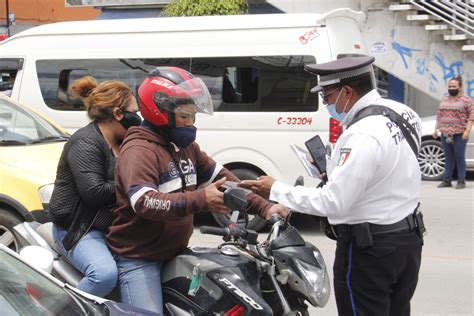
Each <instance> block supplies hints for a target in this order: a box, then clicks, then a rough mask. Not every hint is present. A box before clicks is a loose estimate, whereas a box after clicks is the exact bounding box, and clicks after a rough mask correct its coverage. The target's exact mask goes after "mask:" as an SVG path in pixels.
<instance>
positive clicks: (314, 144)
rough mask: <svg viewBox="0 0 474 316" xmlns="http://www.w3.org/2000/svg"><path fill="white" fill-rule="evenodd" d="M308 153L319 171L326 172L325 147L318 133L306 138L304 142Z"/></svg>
mask: <svg viewBox="0 0 474 316" xmlns="http://www.w3.org/2000/svg"><path fill="white" fill-rule="evenodd" d="M304 144H305V146H306V148H308V151H309V154H310V155H311V157H312V158H313V162H314V165H315V166H316V168H318V170H319V172H320V173H325V172H326V147H325V146H324V144H323V141H322V140H321V137H319V135H316V136H314V137H312V138H310V139H308V140H307V141H306V142H305V143H304Z"/></svg>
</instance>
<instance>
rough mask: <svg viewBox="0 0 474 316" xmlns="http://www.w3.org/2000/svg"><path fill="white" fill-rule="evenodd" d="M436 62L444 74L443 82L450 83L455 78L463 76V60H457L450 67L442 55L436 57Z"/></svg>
mask: <svg viewBox="0 0 474 316" xmlns="http://www.w3.org/2000/svg"><path fill="white" fill-rule="evenodd" d="M434 60H435V63H437V64H438V66H439V67H440V68H441V70H442V72H443V80H444V82H445V83H448V80H449V79H451V78H453V77H456V76H458V75H459V76H460V75H462V71H461V68H462V60H456V61H454V62H452V63H451V64H450V65H449V66H448V65H446V63H445V61H444V57H443V56H441V55H440V54H437V55H435V56H434Z"/></svg>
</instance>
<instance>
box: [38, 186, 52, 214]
mask: <svg viewBox="0 0 474 316" xmlns="http://www.w3.org/2000/svg"><path fill="white" fill-rule="evenodd" d="M53 190H54V184H53V183H50V184H46V185H43V186H42V187H40V188H39V190H38V194H39V198H40V201H41V203H42V204H43V207H44V208H47V206H48V204H49V200H51V195H52V194H53Z"/></svg>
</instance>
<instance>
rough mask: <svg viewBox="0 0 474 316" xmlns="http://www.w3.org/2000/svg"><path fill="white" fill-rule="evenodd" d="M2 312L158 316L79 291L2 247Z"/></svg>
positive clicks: (0, 289)
mask: <svg viewBox="0 0 474 316" xmlns="http://www.w3.org/2000/svg"><path fill="white" fill-rule="evenodd" d="M0 311H1V312H2V313H1V314H2V315H45V316H46V315H47V316H55V315H70V316H75V315H78V316H79V315H80V316H82V315H109V316H115V315H117V316H126V315H143V316H152V315H158V314H157V313H153V312H149V311H146V310H143V309H140V308H136V307H132V306H130V305H126V304H122V303H116V302H114V301H110V300H106V299H102V298H100V297H96V296H93V295H90V294H87V293H84V292H82V291H79V290H77V289H75V288H74V287H72V286H70V285H68V284H65V283H63V282H61V281H59V280H58V279H56V278H55V277H53V276H51V275H50V274H48V273H46V272H45V271H43V270H42V269H39V268H37V267H35V266H33V265H31V264H30V263H28V262H27V261H26V260H24V259H23V258H22V257H21V256H20V255H18V254H17V253H16V252H14V251H13V250H11V249H9V248H8V247H6V246H4V245H1V244H0Z"/></svg>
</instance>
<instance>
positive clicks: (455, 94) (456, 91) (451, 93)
mask: <svg viewBox="0 0 474 316" xmlns="http://www.w3.org/2000/svg"><path fill="white" fill-rule="evenodd" d="M448 93H449V95H450V96H452V97H455V96H457V95H458V93H459V89H448Z"/></svg>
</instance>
